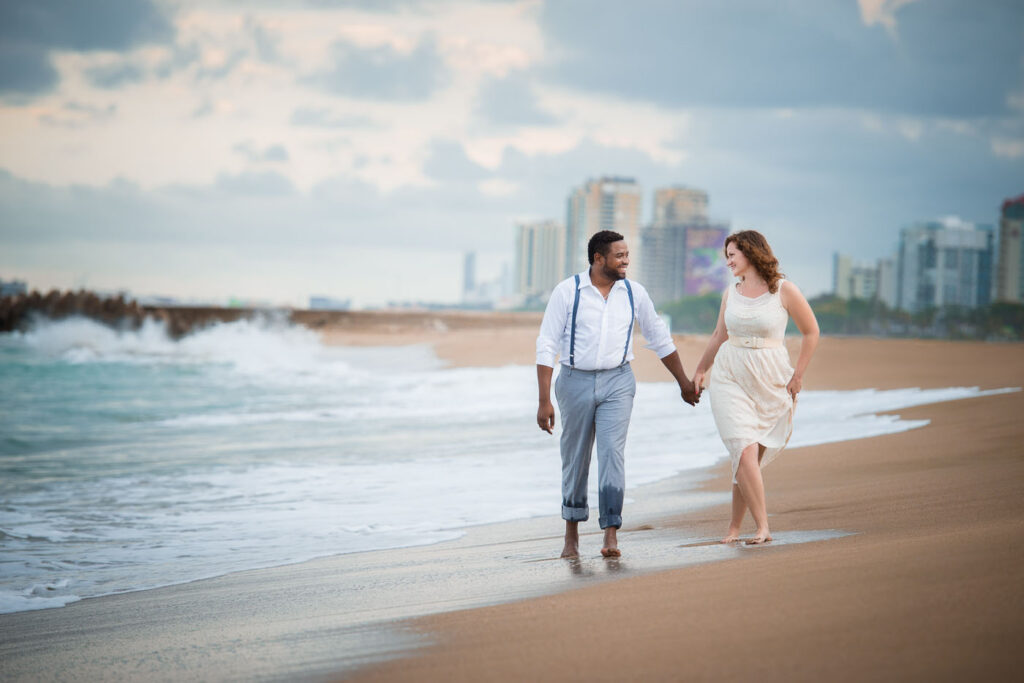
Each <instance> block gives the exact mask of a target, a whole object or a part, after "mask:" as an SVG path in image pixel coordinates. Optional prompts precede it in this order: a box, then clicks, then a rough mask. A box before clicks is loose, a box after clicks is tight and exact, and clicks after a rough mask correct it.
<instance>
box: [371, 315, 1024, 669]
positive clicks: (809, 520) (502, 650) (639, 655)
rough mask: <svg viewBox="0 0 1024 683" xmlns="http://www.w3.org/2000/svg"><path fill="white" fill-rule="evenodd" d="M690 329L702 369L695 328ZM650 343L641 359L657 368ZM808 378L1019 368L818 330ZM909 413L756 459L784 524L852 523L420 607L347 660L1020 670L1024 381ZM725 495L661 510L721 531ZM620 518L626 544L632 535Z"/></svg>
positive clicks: (692, 531) (722, 487)
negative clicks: (513, 595) (502, 598)
mask: <svg viewBox="0 0 1024 683" xmlns="http://www.w3.org/2000/svg"><path fill="white" fill-rule="evenodd" d="M524 334H525V332H524ZM509 336H510V335H509V333H508V332H506V334H505V335H503V338H504V339H506V340H507V339H508V337H509ZM680 341H681V343H680V344H679V346H680V350H681V353H682V355H683V357H684V362H685V364H686V366H687V368H688V369H692V367H693V364H694V362H695V360H696V358H697V357H698V356H699V353H700V350H701V349H702V340H699V339H696V340H695V339H683V340H680ZM441 348H443V347H441ZM790 348H791V350H792V351H795V350H796V346H795V345H791V346H790ZM647 355H650V354H647ZM649 361H650V359H647V361H646V362H645V361H644V360H643V359H641V361H640V362H639V363H637V367H638V374H641V373H644V374H645V375H646V377H647V378H648V379H654V377H653V376H652V375H653V374H654V373H656V372H658V367H657V361H655V362H654V363H651V362H649ZM648 373H650V374H648ZM642 376H643V375H642ZM805 384H806V387H807V388H813V389H855V388H865V387H874V388H896V387H907V386H918V387H941V386H981V387H982V388H995V387H1001V386H1015V387H1019V386H1024V347H1021V346H1019V345H1012V344H982V343H957V342H941V341H917V340H874V339H835V338H827V339H824V340H823V341H822V344H821V347H820V350H819V354H818V356H817V357H816V359H815V361H814V363H813V364H812V366H811V369H810V371H809V375H808V378H807V380H806V383H805ZM900 415H901V416H902V417H904V418H908V419H925V420H930V421H931V424H929V425H928V426H926V427H923V428H920V429H916V430H912V431H909V432H904V433H901V434H895V435H888V436H882V437H876V438H871V439H862V440H858V441H851V442H844V443H837V444H828V445H821V446H815V447H810V448H802V449H792V450H790V451H787V452H786V453H785V454H783V456H782V457H781V458H780V459H779V460H778V461H777V462H775V463H773V464H772V466H771V467H770V468H768V469H767V470H766V471H765V478H766V487H767V491H768V501H769V513H770V515H771V518H770V521H771V524H772V528H773V532H774V533H775V534H776V535H778V534H779V533H780V532H782V531H793V530H801V529H843V530H847V531H852V532H854V534H853V535H849V536H844V537H842V538H839V539H835V540H829V541H825V542H820V543H807V544H791V545H785V546H780V545H774V546H768V547H765V548H759V549H758V550H757V552H756V553H747V554H745V555H743V556H738V557H737V558H736V559H735V561H730V562H722V563H714V564H703V565H700V566H695V567H687V568H682V569H675V570H670V571H665V572H660V573H657V574H653V575H649V576H642V577H636V578H629V579H625V580H623V581H618V582H615V583H612V584H604V585H598V586H593V587H586V588H582V589H580V590H576V591H571V592H566V593H562V594H559V595H555V596H550V597H545V598H540V599H532V600H527V601H521V602H517V603H512V604H506V605H500V606H495V607H489V608H485V609H478V610H470V611H459V612H451V613H447V614H442V615H437V616H433V617H428V618H425V619H422V620H418V621H415V622H412V623H411V624H410V627H411V628H415V629H419V630H420V631H421V632H422V633H429V634H430V637H431V638H432V639H433V641H434V642H435V645H434V646H433V647H431V648H429V649H426V650H424V651H422V652H421V653H418V654H417V655H415V656H413V657H409V658H402V659H397V660H394V661H390V662H387V663H384V664H380V665H377V666H373V667H369V668H367V669H364V670H363V671H361V672H360V673H359V675H357V676H355V677H354V680H368V681H378V680H387V681H392V680H394V681H405V680H409V681H411V680H455V681H471V680H483V679H486V680H499V681H500V680H508V681H514V680H533V679H539V680H602V681H604V680H607V681H620V680H751V679H755V678H756V679H759V680H771V681H776V680H777V681H793V680H840V681H846V680H849V681H855V680H857V681H859V680H871V679H882V680H926V679H927V680H965V679H975V678H984V679H994V680H1000V679H1010V678H1015V677H1016V676H1017V675H1019V668H1020V666H1021V665H1022V664H1024V654H1022V653H1021V651H1020V648H1019V645H1018V644H1019V642H1020V641H1021V638H1022V637H1024V617H1022V616H1021V615H1022V609H1024V588H1022V586H1024V546H1022V542H1024V496H1022V494H1024V447H1022V437H1024V422H1022V419H1021V416H1022V415H1024V393H1014V394H1006V395H999V396H989V397H982V398H976V399H969V400H962V401H955V402H950V403H942V404H935V405H928V406H921V407H917V408H911V409H906V410H902V411H900ZM715 475H716V476H715V477H714V478H713V479H711V480H710V481H707V482H705V484H704V486H703V488H704V490H707V491H728V489H729V481H728V468H727V466H725V465H723V466H722V467H720V468H719V469H718V470H717V471H716V473H715ZM728 515H729V511H728V507H727V506H726V505H719V506H715V507H712V508H709V509H704V510H700V511H697V512H694V513H691V514H686V515H675V516H671V517H669V518H666V519H663V520H661V521H660V522H658V523H656V524H655V525H653V526H654V528H655V529H657V530H662V529H664V530H666V531H671V530H676V531H677V532H678V533H679V534H680V535H681V536H682V535H687V536H693V537H698V538H716V537H718V536H720V535H721V534H723V533H724V530H725V527H726V526H727V522H728ZM745 531H746V533H747V534H748V535H749V534H750V533H751V532H752V531H753V526H752V523H751V522H750V520H749V518H748V520H747V526H746V529H745ZM624 536H625V541H624V542H623V543H622V546H623V550H624V553H625V557H627V558H628V557H629V556H630V554H631V553H632V554H635V553H636V552H637V551H636V549H631V548H630V547H629V538H628V536H629V535H628V534H625V535H624Z"/></svg>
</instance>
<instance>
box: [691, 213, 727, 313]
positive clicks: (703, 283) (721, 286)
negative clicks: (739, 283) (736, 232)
mask: <svg viewBox="0 0 1024 683" xmlns="http://www.w3.org/2000/svg"><path fill="white" fill-rule="evenodd" d="M728 236H729V226H728V225H725V224H721V225H709V224H707V223H703V224H696V225H688V226H687V227H686V272H685V274H684V275H685V282H684V285H683V294H685V295H686V296H700V295H701V294H707V293H709V292H722V291H724V290H725V288H726V285H728V284H729V268H728V266H726V265H725V238H726V237H728Z"/></svg>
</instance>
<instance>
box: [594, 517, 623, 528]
mask: <svg viewBox="0 0 1024 683" xmlns="http://www.w3.org/2000/svg"><path fill="white" fill-rule="evenodd" d="M597 523H598V524H600V525H601V528H602V529H607V528H608V527H610V526H613V527H615V528H616V529H618V528H621V527H622V515H607V516H601V517H598V518H597Z"/></svg>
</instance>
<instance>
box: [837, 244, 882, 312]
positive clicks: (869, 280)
mask: <svg viewBox="0 0 1024 683" xmlns="http://www.w3.org/2000/svg"><path fill="white" fill-rule="evenodd" d="M890 267H891V264H890ZM881 269H882V263H881V261H880V262H878V263H877V264H875V265H867V264H860V263H854V262H853V260H852V259H851V258H850V257H849V256H847V255H846V254H840V253H836V254H835V256H834V257H833V259H832V293H833V294H835V295H836V297H838V298H840V299H864V300H867V301H870V300H871V299H875V298H881V296H880V294H879V281H880V279H881V277H882V276H881ZM890 277H891V273H890Z"/></svg>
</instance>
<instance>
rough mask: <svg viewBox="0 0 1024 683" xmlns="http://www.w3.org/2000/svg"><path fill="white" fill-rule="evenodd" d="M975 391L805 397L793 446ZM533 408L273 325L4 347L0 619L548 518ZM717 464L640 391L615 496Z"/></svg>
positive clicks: (702, 415) (475, 372)
mask: <svg viewBox="0 0 1024 683" xmlns="http://www.w3.org/2000/svg"><path fill="white" fill-rule="evenodd" d="M978 394H979V392H978V391H977V390H976V389H970V388H959V389H957V388H954V389H941V390H932V391H920V390H916V389H906V390H899V391H891V392H874V391H871V390H867V391H862V392H817V393H815V392H806V393H805V394H802V395H801V403H800V408H799V410H798V414H797V420H796V432H795V436H794V439H793V442H791V443H792V445H793V446H799V445H810V444H813V443H823V442H826V441H835V440H843V439H851V438H860V437H864V436H874V435H877V434H885V433H892V432H896V431H903V430H905V429H910V428H913V427H916V426H920V425H922V424H924V423H923V422H921V421H917V422H911V421H901V420H899V419H897V418H896V417H894V416H883V415H876V414H875V413H877V412H880V411H886V410H894V409H898V408H900V407H905V406H908V405H917V404H920V403H929V402H934V401H941V400H951V399H956V398H963V397H966V396H972V395H978ZM535 413H536V379H535V370H534V369H533V368H532V367H522V366H509V367H504V368H457V369H453V368H445V367H442V364H441V363H440V362H439V361H438V360H437V359H436V358H435V357H434V355H433V354H432V352H431V350H430V349H429V348H428V347H423V346H413V347H394V348H340V347H328V346H324V345H323V344H321V343H320V341H319V339H318V337H317V335H316V334H315V333H314V332H312V331H310V330H308V329H305V328H300V327H292V326H289V325H287V324H285V323H283V322H281V321H275V320H272V319H267V320H261V321H242V322H237V323H231V324H218V325H214V326H212V327H210V328H207V329H204V330H200V331H197V332H195V333H193V334H191V335H189V336H187V337H185V338H183V339H181V340H178V341H174V340H171V339H170V338H168V337H167V335H166V334H165V333H164V330H163V328H161V327H160V326H159V325H156V324H153V323H150V324H147V325H146V326H144V327H143V328H142V329H140V330H137V331H121V332H118V331H115V330H111V329H109V328H107V327H104V326H102V325H99V324H96V323H93V322H91V321H88V320H84V319H69V320H64V321H60V322H48V321H40V322H39V323H38V324H37V325H36V326H35V327H34V328H33V329H32V330H30V331H29V332H26V333H17V334H5V335H0V612H12V611H20V610H26V609H40V608H44V607H59V606H61V605H64V604H67V603H68V602H72V601H75V600H78V599H81V598H82V597H88V596H94V595H103V594H107V593H113V592H122V591H128V590H138V589H142V588H148V587H155V586H160V585H167V584H173V583H180V582H184V581H192V580H195V579H199V578H204V577H209V576H216V575H221V574H224V573H228V572H232V571H239V570H243V569H251V568H256V567H266V566H273V565H281V564H288V563H292V562H300V561H303V560H306V559H310V558H313V557H318V556H324V555H332V554H339V553H348V552H359V551H366V550H373V549H380V548H394V547H405V546H411V545H418V544H425V543H434V542H437V541H441V540H445V539H451V538H455V537H457V536H459V535H461V534H462V533H464V529H465V528H466V527H468V526H471V525H477V524H486V523H491V522H498V521H505V520H512V519H519V518H525V517H531V516H537V515H549V514H550V515H557V514H558V511H559V509H560V501H561V495H560V491H559V477H560V462H559V457H558V447H557V435H556V437H551V436H549V435H547V434H544V433H543V432H541V431H540V430H538V429H537V428H536V425H535V423H534V415H535ZM723 457H725V451H724V448H723V447H722V445H721V442H720V441H719V440H718V436H717V433H716V431H715V428H714V424H713V420H712V418H711V415H710V412H709V410H708V407H707V405H704V404H702V405H701V406H699V407H698V408H697V409H696V410H693V409H690V408H688V407H684V406H683V404H682V402H681V400H680V399H679V396H678V391H677V389H676V388H675V386H674V385H673V384H670V383H641V384H640V385H639V387H638V390H637V398H636V405H635V408H634V413H633V419H632V423H631V427H630V436H629V441H628V445H627V486H628V488H629V491H633V490H634V489H635V488H636V487H638V486H640V485H643V484H647V483H652V482H655V481H659V480H662V479H665V478H666V477H669V476H671V475H673V474H675V473H677V472H680V471H684V470H700V469H703V468H707V467H710V466H712V465H714V464H715V463H717V462H719V461H720V460H721V459H722V458H723ZM591 481H592V483H595V482H596V473H595V475H594V476H592V477H591ZM591 497H592V500H596V494H593V495H592V496H591ZM626 512H627V515H628V501H627V510H626Z"/></svg>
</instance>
